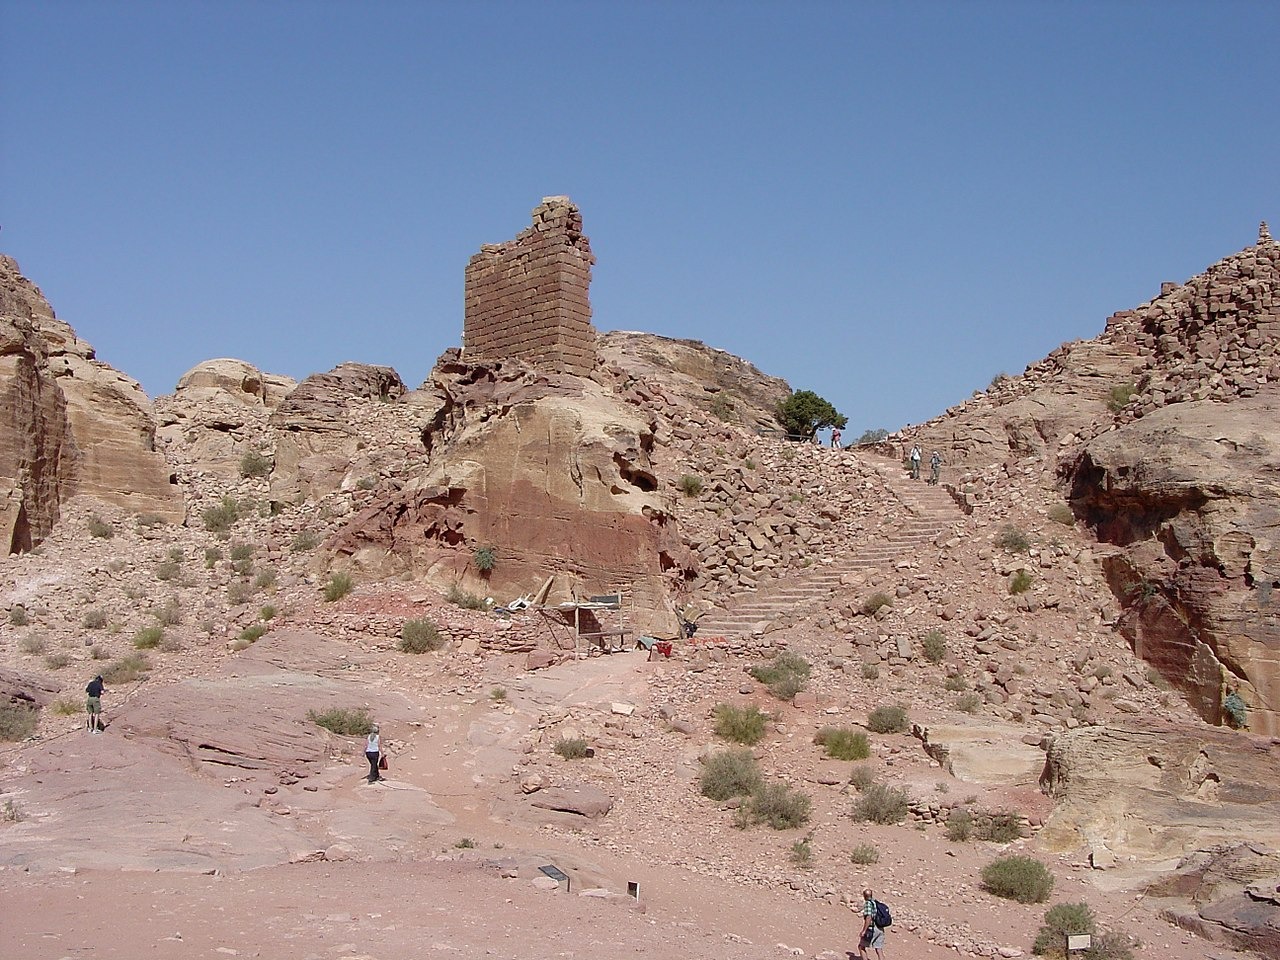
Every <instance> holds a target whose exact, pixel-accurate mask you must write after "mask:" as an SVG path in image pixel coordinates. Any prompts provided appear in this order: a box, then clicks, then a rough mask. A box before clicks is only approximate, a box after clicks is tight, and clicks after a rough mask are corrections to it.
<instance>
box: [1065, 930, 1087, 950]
mask: <svg viewBox="0 0 1280 960" xmlns="http://www.w3.org/2000/svg"><path fill="white" fill-rule="evenodd" d="M1092 946H1093V937H1091V936H1089V934H1087V933H1072V934H1068V935H1067V949H1068V950H1088V949H1089V948H1090V947H1092Z"/></svg>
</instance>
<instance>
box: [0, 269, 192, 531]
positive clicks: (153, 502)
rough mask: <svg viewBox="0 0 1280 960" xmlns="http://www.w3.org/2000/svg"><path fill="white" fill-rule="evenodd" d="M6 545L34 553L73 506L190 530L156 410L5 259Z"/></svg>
mask: <svg viewBox="0 0 1280 960" xmlns="http://www.w3.org/2000/svg"><path fill="white" fill-rule="evenodd" d="M0 408H3V412H4V416H3V417H0V541H3V543H4V545H5V547H6V548H7V550H8V551H9V552H16V551H21V550H27V549H30V548H31V547H32V546H34V545H35V544H38V543H39V542H40V541H41V540H43V539H44V538H45V537H46V536H48V534H49V531H50V530H51V529H52V528H53V524H54V523H55V522H56V521H57V519H58V516H59V506H60V504H62V503H63V502H65V500H66V499H67V498H68V497H71V496H74V495H76V494H88V495H90V496H94V497H97V498H99V499H101V500H104V501H106V502H108V503H111V504H114V505H117V506H119V507H122V508H124V509H126V510H130V511H132V512H135V513H140V514H148V515H151V516H155V517H159V518H161V519H163V520H169V521H181V520H182V518H183V515H184V510H183V503H182V496H181V493H180V491H179V489H178V487H177V485H176V484H175V483H173V482H172V477H171V473H170V470H169V467H168V464H167V463H166V462H165V459H164V457H163V455H162V454H160V453H159V452H158V451H157V450H156V448H155V421H154V419H153V416H152V407H151V401H150V400H149V399H148V397H147V395H146V394H145V393H143V391H142V388H141V387H140V386H139V385H138V384H137V382H136V381H134V380H131V379H130V378H128V377H126V376H124V375H123V374H121V373H119V372H118V371H116V370H114V369H113V368H112V367H110V366H108V365H107V364H105V363H102V362H100V361H98V360H96V359H95V354H94V350H93V347H91V346H90V345H89V344H87V343H85V342H84V341H83V340H81V339H79V338H78V337H77V336H76V334H75V331H74V330H72V329H71V327H70V326H68V325H67V324H66V323H63V322H62V321H61V320H58V319H57V318H56V317H55V316H54V313H53V310H52V309H51V308H50V306H49V304H48V301H46V300H45V298H44V296H43V294H41V293H40V291H39V289H38V288H37V287H36V286H35V285H34V284H32V283H31V281H29V280H28V279H27V278H26V277H24V276H23V275H22V273H21V272H20V270H19V268H18V264H17V263H16V262H15V261H14V260H12V259H10V258H9V257H3V256H0Z"/></svg>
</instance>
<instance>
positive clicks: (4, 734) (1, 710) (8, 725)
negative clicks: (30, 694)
mask: <svg viewBox="0 0 1280 960" xmlns="http://www.w3.org/2000/svg"><path fill="white" fill-rule="evenodd" d="M39 718H40V711H38V710H37V709H35V708H34V707H28V706H25V705H23V704H19V703H0V740H3V741H6V742H9V743H13V742H15V741H17V740H25V739H27V737H29V736H31V735H32V734H33V733H35V732H36V721H37V720H39Z"/></svg>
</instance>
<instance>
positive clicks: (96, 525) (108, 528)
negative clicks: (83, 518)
mask: <svg viewBox="0 0 1280 960" xmlns="http://www.w3.org/2000/svg"><path fill="white" fill-rule="evenodd" d="M115 535H116V528H115V527H113V526H112V525H111V524H110V523H108V522H107V521H106V520H103V519H102V518H101V517H90V518H89V536H91V537H97V538H99V539H100V540H110V539H111V538H112V537H114V536H115Z"/></svg>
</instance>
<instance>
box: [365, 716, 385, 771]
mask: <svg viewBox="0 0 1280 960" xmlns="http://www.w3.org/2000/svg"><path fill="white" fill-rule="evenodd" d="M364 758H365V759H366V760H368V761H369V782H370V783H377V782H378V781H379V780H381V779H382V774H380V773H379V772H378V762H379V761H380V760H381V759H382V738H381V737H380V736H379V735H378V725H377V724H376V723H375V724H374V725H373V726H372V727H371V728H370V730H369V736H368V737H367V738H366V739H365V742H364Z"/></svg>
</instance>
